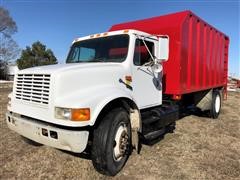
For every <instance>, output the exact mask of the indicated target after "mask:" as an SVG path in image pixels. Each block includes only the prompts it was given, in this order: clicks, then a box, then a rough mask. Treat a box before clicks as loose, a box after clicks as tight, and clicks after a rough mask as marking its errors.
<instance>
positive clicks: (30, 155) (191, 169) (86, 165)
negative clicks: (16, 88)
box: [0, 89, 240, 180]
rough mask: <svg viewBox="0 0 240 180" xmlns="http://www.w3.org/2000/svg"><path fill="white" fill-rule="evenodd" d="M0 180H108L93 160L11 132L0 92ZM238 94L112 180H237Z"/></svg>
mask: <svg viewBox="0 0 240 180" xmlns="http://www.w3.org/2000/svg"><path fill="white" fill-rule="evenodd" d="M0 91H1V92H0V95H1V96H2V97H5V98H1V102H0V110H1V112H0V114H1V116H0V117H1V119H0V179H84V180H85V179H111V178H110V177H106V176H103V175H101V174H99V173H97V172H96V171H95V170H94V168H93V166H92V164H91V160H89V159H86V158H83V157H79V155H73V154H70V153H66V152H63V151H60V150H57V149H54V148H50V147H47V146H41V147H34V146H31V145H28V144H26V143H25V142H24V141H22V139H21V138H20V136H19V135H18V134H16V133H14V132H12V131H10V130H9V129H8V128H7V126H6V123H5V119H4V118H3V117H2V115H3V114H4V113H5V111H6V104H7V94H8V93H9V91H10V90H9V89H0ZM239 106H240V93H229V96H228V100H227V101H225V102H224V105H223V108H222V113H221V115H220V117H219V119H218V120H212V119H208V118H203V117H197V116H188V117H185V118H183V119H181V120H179V121H177V125H176V130H175V133H173V134H167V135H166V136H165V138H164V139H163V140H161V141H160V142H158V143H156V144H155V145H153V146H146V145H143V147H142V150H141V153H140V155H137V154H135V153H134V154H133V155H132V156H130V158H129V160H128V162H127V164H126V166H125V167H124V169H123V170H122V171H121V172H120V173H119V174H118V175H117V176H116V177H115V178H116V179H158V180H160V179H164V180H166V179H191V180H192V179H221V180H222V179H227V180H231V179H240V110H239V109H240V108H239Z"/></svg>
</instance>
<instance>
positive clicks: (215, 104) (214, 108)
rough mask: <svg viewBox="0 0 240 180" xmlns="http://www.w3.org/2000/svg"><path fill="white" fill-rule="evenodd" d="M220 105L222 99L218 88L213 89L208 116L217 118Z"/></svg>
mask: <svg viewBox="0 0 240 180" xmlns="http://www.w3.org/2000/svg"><path fill="white" fill-rule="evenodd" d="M221 106H222V99H221V95H220V92H219V91H218V90H215V91H213V95H212V104H211V109H210V117H211V118H213V119H216V118H218V116H219V114H220V111H221Z"/></svg>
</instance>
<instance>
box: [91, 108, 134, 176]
mask: <svg viewBox="0 0 240 180" xmlns="http://www.w3.org/2000/svg"><path fill="white" fill-rule="evenodd" d="M130 147H131V125H130V120H129V115H128V113H127V112H126V111H125V110H124V109H122V108H118V109H114V110H112V111H111V112H109V113H108V114H107V115H106V116H105V117H104V118H103V119H102V121H101V122H100V124H99V126H98V127H97V128H96V129H95V130H94V133H93V144H92V162H93V166H94V167H95V169H96V170H97V171H98V172H100V173H102V174H105V175H111V176H114V175H116V174H117V173H118V172H119V171H120V170H121V169H122V168H123V166H124V165H125V163H126V161H127V159H128V157H129V155H130V152H131V148H130Z"/></svg>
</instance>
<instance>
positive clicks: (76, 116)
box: [71, 108, 90, 121]
mask: <svg viewBox="0 0 240 180" xmlns="http://www.w3.org/2000/svg"><path fill="white" fill-rule="evenodd" d="M71 114H72V118H71V120H72V121H88V120H90V109H89V108H83V109H71Z"/></svg>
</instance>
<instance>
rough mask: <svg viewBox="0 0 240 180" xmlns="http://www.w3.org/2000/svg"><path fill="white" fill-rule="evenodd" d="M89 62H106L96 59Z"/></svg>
mask: <svg viewBox="0 0 240 180" xmlns="http://www.w3.org/2000/svg"><path fill="white" fill-rule="evenodd" d="M87 62H104V59H103V58H95V59H93V60H90V61H87Z"/></svg>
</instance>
